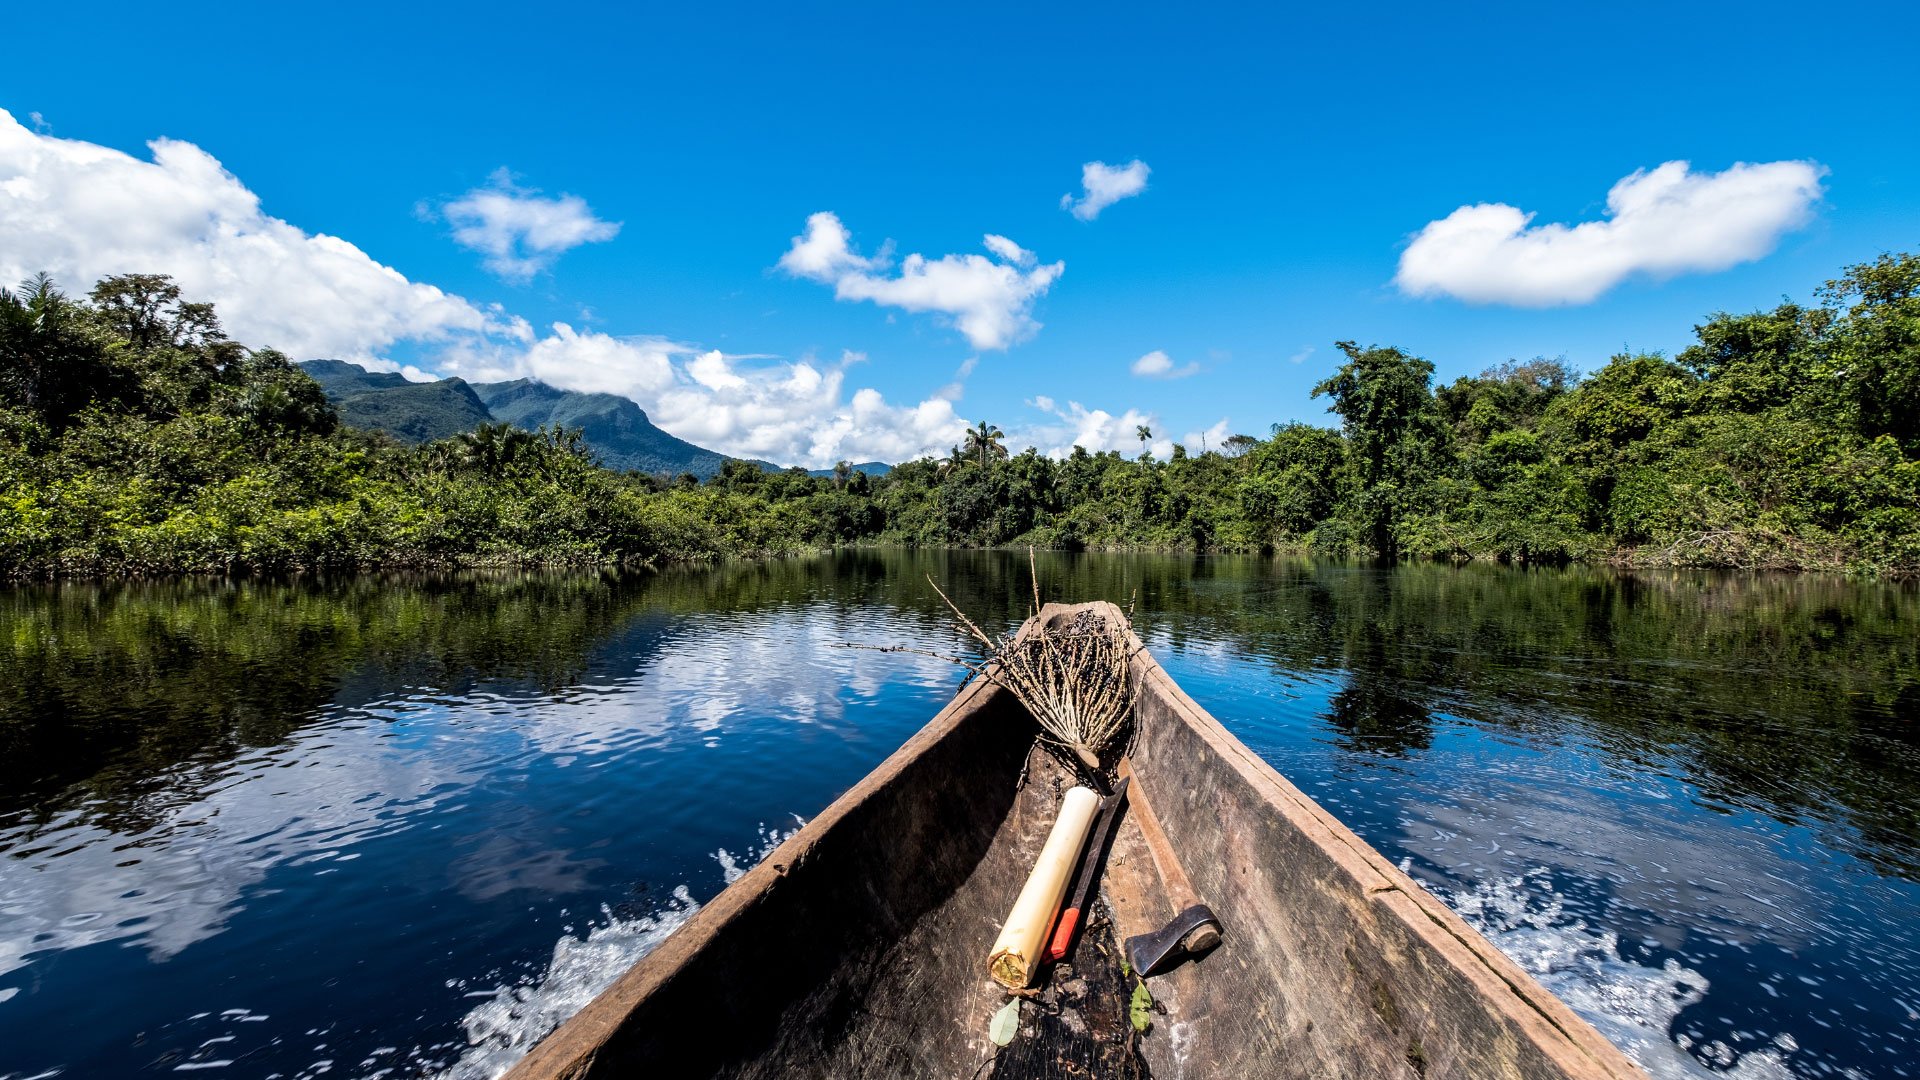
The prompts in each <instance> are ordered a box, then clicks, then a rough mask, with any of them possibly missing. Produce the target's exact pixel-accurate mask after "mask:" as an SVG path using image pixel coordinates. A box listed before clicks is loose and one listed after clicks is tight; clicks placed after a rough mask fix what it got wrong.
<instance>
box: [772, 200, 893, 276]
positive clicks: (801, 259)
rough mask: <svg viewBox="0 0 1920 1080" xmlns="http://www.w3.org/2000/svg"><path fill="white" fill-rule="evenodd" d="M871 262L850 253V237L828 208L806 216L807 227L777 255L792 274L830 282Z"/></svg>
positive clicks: (783, 267)
mask: <svg viewBox="0 0 1920 1080" xmlns="http://www.w3.org/2000/svg"><path fill="white" fill-rule="evenodd" d="M873 265H874V264H873V262H872V261H871V260H868V259H863V258H861V257H860V256H858V255H855V254H854V253H853V236H852V234H850V233H848V232H847V227H846V226H845V225H842V224H840V218H839V215H837V214H834V213H833V212H831V211H828V210H822V211H820V212H819V213H817V214H809V215H807V227H806V230H805V231H804V232H802V233H801V234H800V235H799V236H796V237H794V238H793V246H792V247H790V248H788V249H787V253H786V254H785V255H782V256H780V269H782V270H785V271H786V272H787V273H789V274H792V275H793V276H794V277H803V278H807V279H808V280H811V281H819V282H823V283H825V284H828V285H831V284H833V283H834V282H835V281H837V280H839V278H840V277H841V275H843V274H849V273H853V272H855V271H859V270H867V269H870V268H872V266H873Z"/></svg>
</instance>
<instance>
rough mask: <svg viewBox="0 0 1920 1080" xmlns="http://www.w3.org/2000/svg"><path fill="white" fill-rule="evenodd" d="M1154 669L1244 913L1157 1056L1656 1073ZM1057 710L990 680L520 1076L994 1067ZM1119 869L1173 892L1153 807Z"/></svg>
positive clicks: (517, 1073)
mask: <svg viewBox="0 0 1920 1080" xmlns="http://www.w3.org/2000/svg"><path fill="white" fill-rule="evenodd" d="M1097 607H1098V609H1099V610H1101V611H1102V612H1103V613H1104V614H1106V615H1107V616H1108V617H1110V618H1115V619H1118V618H1121V615H1120V612H1119V611H1118V610H1117V609H1114V608H1113V607H1112V606H1111V605H1107V604H1101V605H1097ZM1073 610H1076V609H1071V608H1066V607H1062V606H1059V605H1049V607H1048V609H1047V610H1046V611H1045V612H1043V613H1042V618H1043V619H1051V618H1057V617H1061V616H1063V615H1066V614H1068V613H1070V612H1071V611H1073ZM1032 625H1033V624H1032V623H1031V622H1030V623H1029V627H1031V626H1032ZM1134 674H1135V677H1136V679H1137V680H1138V681H1137V683H1136V685H1137V686H1138V687H1139V696H1138V704H1137V707H1136V716H1135V721H1136V736H1135V744H1134V748H1133V756H1134V766H1133V767H1134V773H1135V781H1134V783H1135V784H1136V785H1137V786H1144V787H1145V789H1146V790H1147V791H1148V792H1149V793H1150V797H1151V799H1152V800H1153V804H1154V808H1155V810H1156V811H1157V812H1158V814H1159V816H1160V818H1161V822H1162V825H1163V827H1164V829H1165V831H1166V833H1167V835H1168V837H1169V838H1170V839H1171V841H1172V843H1173V846H1174V848H1175V849H1176V850H1177V851H1179V852H1180V853H1181V860H1182V863H1183V864H1184V866H1185V868H1186V870H1187V872H1188V874H1189V875H1190V877H1191V878H1192V880H1193V883H1194V886H1195V887H1196V889H1197V890H1198V891H1199V892H1200V894H1201V895H1202V897H1203V898H1204V899H1205V900H1206V901H1207V902H1208V903H1209V904H1210V905H1211V906H1212V907H1213V908H1214V910H1215V911H1216V912H1218V913H1219V915H1220V917H1221V920H1222V922H1223V923H1224V925H1225V928H1226V939H1225V942H1224V944H1222V945H1221V947H1220V948H1219V949H1217V950H1215V951H1214V952H1213V953H1212V954H1211V955H1209V956H1208V957H1207V958H1206V959H1205V960H1204V961H1202V962H1201V963H1198V964H1190V965H1187V966H1185V967H1183V968H1180V969H1178V970H1176V971H1175V972H1173V973H1171V974H1169V975H1166V976H1162V977H1159V978H1156V979H1154V980H1153V989H1154V991H1155V994H1156V997H1158V998H1159V1000H1160V1001H1161V1002H1162V1004H1163V1005H1165V1006H1166V1008H1167V1011H1166V1013H1165V1014H1164V1015H1160V1016H1157V1017H1156V1018H1155V1026H1154V1029H1153V1030H1152V1031H1151V1032H1149V1034H1148V1036H1147V1037H1146V1038H1145V1039H1143V1040H1140V1044H1139V1050H1140V1052H1141V1053H1142V1054H1144V1056H1145V1060H1146V1063H1148V1064H1150V1065H1151V1067H1152V1072H1153V1075H1155V1076H1161V1077H1180V1076H1185V1077H1209V1076H1220V1077H1253V1076H1259V1077H1369V1078H1372V1077H1407V1078H1422V1077H1425V1078H1441V1077H1458V1078H1469V1077H1471V1078H1481V1077H1498V1078H1515V1080H1535V1078H1538V1080H1596V1078H1600V1077H1642V1076H1644V1074H1643V1073H1642V1072H1641V1071H1640V1070H1639V1069H1638V1068H1637V1067H1635V1066H1634V1065H1633V1064H1632V1063H1631V1062H1629V1061H1628V1060H1627V1059H1626V1058H1625V1057H1624V1056H1623V1055H1621V1054H1620V1052H1619V1051H1618V1050H1617V1049H1615V1048H1614V1047H1613V1046H1612V1045H1611V1044H1610V1043H1608V1042H1606V1040H1605V1039H1604V1038H1602V1037H1601V1036H1600V1035H1599V1034H1598V1033H1597V1032H1595V1031H1594V1030H1593V1029H1592V1027H1591V1026H1590V1025H1588V1024H1586V1022H1585V1021H1582V1020H1581V1019H1580V1018H1579V1017H1578V1016H1576V1015H1575V1014H1574V1013H1573V1012H1572V1011H1571V1010H1569V1009H1568V1008H1567V1007H1566V1006H1565V1005H1564V1004H1562V1003H1561V1002H1559V1001H1558V1000H1557V999H1555V998H1554V997H1553V996H1552V995H1551V994H1549V993H1548V992H1547V991H1546V990H1545V989H1543V988H1542V987H1540V986H1539V984H1538V983H1536V982H1535V981H1534V980H1533V979H1532V978H1531V977H1529V976H1528V975H1527V974H1526V973H1525V972H1523V971H1522V970H1520V969H1519V968H1518V967H1517V966H1515V965H1514V964H1513V963H1512V962H1511V961H1509V960H1507V958H1506V957H1504V956H1503V955H1501V954H1500V953H1499V952H1498V951H1497V950H1496V949H1494V948H1493V947H1492V945H1490V944H1489V943H1488V942H1487V941H1486V940H1485V939H1484V938H1483V937H1481V936H1480V935H1479V934H1478V933H1477V932H1476V931H1474V930H1473V929H1472V928H1470V927H1469V926H1467V924H1466V923H1464V922H1463V921H1461V919H1460V918H1459V917H1458V916H1457V915H1455V914H1454V913H1453V912H1452V911H1450V910H1448V909H1447V908H1446V907H1445V906H1444V905H1442V904H1440V903H1439V902H1438V901H1437V900H1435V899H1434V898H1433V897H1432V896H1431V895H1430V894H1428V893H1427V892H1426V891H1425V890H1423V889H1421V888H1420V886H1418V885H1417V884H1415V883H1414V882H1413V881H1412V880H1411V879H1409V878H1407V877H1406V875H1405V874H1402V873H1401V872H1400V871H1399V870H1398V869H1397V868H1395V867H1393V866H1392V865H1391V864H1389V863H1388V862H1387V861H1386V860H1385V859H1384V858H1383V857H1382V856H1381V855H1380V854H1379V853H1378V852H1376V851H1374V850H1373V849H1372V848H1371V847H1369V846H1368V845H1367V844H1366V843H1365V842H1364V841H1362V840H1360V839H1359V838H1358V837H1357V836H1355V835H1354V834H1353V833H1352V832H1351V831H1350V830H1348V829H1347V828H1346V827H1345V826H1343V825H1341V824H1340V823H1339V821H1337V820H1336V819H1334V818H1333V817H1332V815H1330V814H1328V813H1326V811H1324V810H1323V809H1321V808H1320V807H1319V806H1318V805H1316V804H1315V803H1314V802H1313V801H1312V800H1311V799H1309V798H1308V797H1307V796H1306V795H1304V794H1302V793H1301V792H1300V791H1299V790H1298V789H1296V788H1294V787H1293V785H1291V784H1290V783H1288V782H1287V781H1286V780H1285V779H1284V778H1283V777H1281V776H1280V775H1279V774H1278V773H1276V772H1275V771H1274V770H1273V769H1272V768H1271V767H1269V766H1267V765H1266V764H1265V763H1264V762H1262V761H1261V760H1260V759H1259V758H1258V757H1257V756H1255V755H1254V754H1253V753H1252V752H1251V751H1250V750H1248V749H1247V748H1246V746H1244V745H1243V744H1241V743H1240V742H1239V740H1237V739H1235V738H1234V737H1233V736H1232V735H1231V734H1229V733H1228V732H1227V731H1226V730H1225V729H1224V728H1223V727H1221V726H1220V724H1219V723H1218V722H1217V721H1215V720H1214V719H1213V718H1212V717H1211V716H1209V715H1207V713H1206V712H1205V710H1204V709H1201V708H1200V706H1199V705H1198V704H1196V703H1194V702H1193V701H1192V700H1191V699H1190V698H1188V697H1187V695H1186V694H1185V693H1184V692H1183V691H1181V690H1180V688H1179V687H1178V686H1177V685H1175V684H1174V683H1173V680H1172V679H1171V678H1169V677H1168V676H1167V675H1166V673H1165V672H1164V671H1163V670H1161V669H1160V667H1159V665H1158V664H1157V663H1156V662H1155V661H1154V660H1153V658H1152V657H1151V656H1150V655H1148V654H1147V653H1146V652H1145V651H1144V650H1142V651H1141V652H1140V653H1139V654H1138V656H1137V657H1136V658H1135V671H1134ZM1033 732H1034V727H1033V721H1032V720H1031V718H1030V717H1028V716H1027V715H1026V713H1025V712H1024V710H1022V709H1021V708H1020V707H1019V705H1018V704H1017V703H1016V702H1014V701H1013V699H1012V696H1011V695H1010V694H1008V693H1007V692H1005V691H1004V690H1002V689H1000V688H999V687H997V686H994V685H992V684H989V683H984V682H976V683H975V684H974V685H972V686H969V687H968V688H967V689H966V690H964V691H963V692H962V693H961V694H960V695H958V696H957V697H956V698H955V699H954V701H953V702H951V703H950V704H949V705H948V706H947V707H946V708H945V709H943V710H941V712H940V713H939V715H937V716H936V717H934V719H933V720H932V721H931V722H929V723H928V724H927V726H926V727H925V728H923V729H922V730H921V731H920V732H919V733H918V734H916V735H915V736H914V737H913V738H912V739H911V740H909V741H908V742H907V743H906V745H904V746H902V747H901V748H900V750H899V751H897V752H896V753H894V754H893V755H892V756H891V757H889V758H888V759H887V760H886V761H885V762H884V763H882V764H881V766H880V767H879V768H877V769H876V770H874V772H873V773H872V774H870V775H868V776H867V777H866V778H865V779H863V780H862V781H861V782H860V783H859V784H857V785H856V786H855V787H854V788H852V789H851V790H849V791H848V792H847V793H846V794H845V795H843V796H842V797H841V798H839V799H838V800H836V801H835V802H834V804H833V805H832V806H830V807H829V808H828V809H827V810H825V811H823V812H822V813H821V814H820V815H819V816H818V817H816V818H815V819H814V820H812V821H810V822H808V823H807V825H806V826H805V827H804V828H802V829H801V830H800V831H799V832H798V833H796V834H795V835H794V836H793V837H791V838H790V839H788V840H787V841H786V842H785V843H783V844H782V845H781V846H780V847H779V848H777V849H776V850H775V851H774V852H773V854H772V855H770V856H769V857H768V858H767V859H766V861H764V862H763V863H761V864H760V865H759V866H758V867H756V868H754V869H753V870H751V871H749V872H748V873H747V874H746V875H745V876H743V877H742V878H741V879H740V880H739V881H738V882H736V883H735V884H733V885H732V886H730V887H729V888H728V889H727V890H726V891H724V892H723V893H721V894H720V895H719V896H718V897H716V898H714V900H713V901H711V902H710V903H708V904H707V905H706V906H705V907H703V908H702V909H701V910H700V911H699V912H698V913H696V914H695V915H694V917H693V918H692V919H690V920H689V921H688V922H687V924H686V925H685V926H683V927H682V928H681V929H680V930H679V931H677V932H676V933H675V934H673V935H672V936H671V937H670V938H668V939H667V940H666V941H665V942H663V943H662V944H661V945H660V947H659V948H657V949H656V950H655V951H654V952H653V953H651V954H649V955H648V956H647V957H646V958H645V959H643V960H642V961H641V962H640V963H639V964H637V965H635V967H634V968H633V969H632V970H630V971H628V972H627V973H626V974H625V975H623V976H621V977H620V978H619V979H618V980H616V981H615V983H614V984H613V985H612V986H611V987H609V988H608V989H607V990H606V991H605V992H603V993H602V994H601V995H600V996H599V997H598V998H596V999H595V1000H594V1001H593V1002H592V1003H590V1004H589V1005H588V1006H587V1007H586V1008H585V1009H583V1010H582V1011H581V1012H580V1013H579V1014H578V1015H577V1016H575V1017H574V1018H573V1019H572V1020H570V1021H568V1022H567V1023H566V1024H563V1025H562V1026H561V1027H560V1028H559V1029H557V1030H556V1031H555V1032H554V1033H553V1034H552V1035H550V1036H549V1037H548V1038H547V1039H545V1040H544V1041H543V1042H542V1043H541V1044H540V1045H538V1046H537V1047H535V1048H534V1050H533V1051H532V1053H530V1054H529V1055H528V1056H527V1057H526V1058H525V1059H524V1060H522V1061H521V1062H520V1063H519V1064H518V1065H517V1066H516V1067H515V1068H514V1069H513V1070H512V1072H510V1073H509V1078H510V1080H561V1078H564V1080H575V1078H585V1077H606V1076H627V1075H650V1076H675V1077H680V1076H687V1077H703V1076H707V1077H776V1076H778V1077H835V1078H841V1077H875V1078H878V1077H888V1078H896V1077H918V1076H924V1077H951V1076H967V1075H971V1074H974V1073H975V1072H976V1070H979V1069H981V1068H982V1066H985V1065H986V1064H987V1063H988V1062H989V1061H990V1060H991V1059H992V1057H993V1051H994V1048H993V1047H992V1046H991V1044H990V1043H989V1042H988V1041H987V1038H986V1029H987V1020H988V1018H989V1017H990V1016H991V1014H992V1013H993V1011H994V1010H995V1009H996V1008H997V1007H998V1006H999V1005H1000V1003H1001V1002H1002V1001H1003V1000H1004V997H1003V995H1002V993H1001V992H1000V991H999V989H998V987H997V986H995V985H994V984H993V983H992V981H991V980H990V979H988V978H987V974H986V966H985V965H986V956H987V952H988V949H989V946H990V945H991V943H992V941H993V938H994V936H995V934H996V933H997V932H998V930H999V920H1001V919H1003V918H1004V917H1005V916H1006V912H1007V908H1008V906H1009V905H1010V904H1011V903H1012V899H1013V897H1014V895H1015V894H1017V893H1018V892H1019V889H1020V886H1021V884H1022V882H1023V881H1024V880H1025V876H1026V873H1027V871H1028V870H1029V869H1030V868H1031V864H1032V857H1033V853H1034V852H1036V851H1037V850H1038V846H1039V843H1040V841H1041V840H1042V839H1043V838H1044V835H1045V833H1046V831H1047V829H1048V828H1049V826H1050V825H1051V823H1052V820H1053V815H1054V811H1055V806H1056V804H1057V799H1058V792H1059V790H1060V788H1061V787H1063V786H1064V781H1065V777H1064V774H1062V773H1061V772H1060V771H1059V770H1058V769H1057V767H1055V766H1053V765H1052V763H1051V761H1050V759H1048V758H1047V757H1046V756H1045V755H1044V754H1043V753H1041V752H1040V751H1039V750H1038V749H1037V748H1036V747H1035V746H1034V740H1033ZM1102 895H1103V897H1104V900H1105V903H1106V905H1107V908H1108V909H1109V910H1111V911H1112V913H1113V920H1114V923H1115V924H1116V928H1117V929H1118V930H1119V931H1120V932H1121V933H1122V934H1132V933H1138V932H1141V931H1142V930H1145V929H1149V928H1152V927H1155V926H1158V925H1159V924H1160V923H1161V922H1163V921H1164V920H1165V919H1166V917H1167V915H1169V914H1170V911H1169V910H1168V908H1167V902H1166V899H1165V897H1164V896H1163V895H1162V894H1161V892H1160V885H1159V880H1158V877H1157V875H1156V874H1155V873H1154V871H1153V869H1152V863H1151V860H1150V858H1149V857H1148V855H1147V854H1146V849H1145V842H1144V839H1143V838H1142V837H1141V835H1140V833H1139V828H1138V826H1137V824H1135V823H1134V821H1133V819H1132V817H1131V815H1129V816H1126V817H1123V818H1122V820H1121V824H1120V827H1119V829H1118V830H1117V832H1116V837H1115V841H1114V848H1113V854H1112V858H1111V860H1110V862H1109V865H1108V868H1107V874H1106V877H1105V878H1104V880H1103V883H1102ZM981 1075H986V1073H985V1072H984V1071H983V1072H981Z"/></svg>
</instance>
